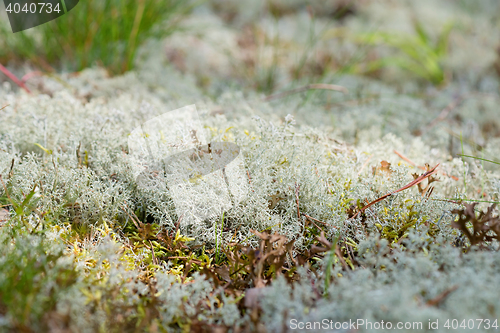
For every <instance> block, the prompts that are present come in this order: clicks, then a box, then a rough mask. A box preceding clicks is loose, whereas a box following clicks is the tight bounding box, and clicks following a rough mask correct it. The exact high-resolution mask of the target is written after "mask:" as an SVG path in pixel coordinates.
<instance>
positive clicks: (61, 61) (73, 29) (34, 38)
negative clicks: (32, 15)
mask: <svg viewBox="0 0 500 333" xmlns="http://www.w3.org/2000/svg"><path fill="white" fill-rule="evenodd" d="M194 5H195V2H194V1H189V0H188V1H182V0H139V1H136V0H111V1H91V0H84V1H80V2H79V3H78V5H77V7H75V8H74V10H72V11H70V12H69V13H68V14H66V15H63V16H62V17H59V18H58V19H56V20H53V21H51V22H48V23H46V24H43V25H41V26H38V27H35V28H32V29H29V30H26V31H22V32H19V33H16V34H12V32H11V31H10V27H9V26H7V25H6V24H3V25H0V29H1V30H0V36H1V37H0V38H1V42H0V43H1V44H2V47H1V48H0V62H1V63H6V62H9V61H15V62H23V61H29V62H30V63H32V64H33V65H35V66H38V67H40V68H42V69H44V70H49V71H50V70H52V69H53V68H54V67H55V68H57V69H65V70H69V71H80V70H82V69H84V68H86V67H89V66H94V65H99V66H102V67H105V68H107V69H108V70H109V71H110V72H111V73H113V74H120V73H124V72H126V71H127V70H130V69H132V67H133V64H134V58H135V56H136V52H137V49H138V47H139V46H141V45H142V44H143V42H144V41H145V40H146V39H147V38H149V37H160V36H161V37H165V36H167V35H169V34H170V33H171V32H172V31H174V30H175V28H176V27H177V24H178V23H179V21H180V19H181V18H182V17H183V16H184V15H186V14H187V13H189V11H190V10H191V9H192V8H193V6H194ZM2 9H3V8H2ZM2 19H3V18H2Z"/></svg>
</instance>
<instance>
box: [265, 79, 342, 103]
mask: <svg viewBox="0 0 500 333" xmlns="http://www.w3.org/2000/svg"><path fill="white" fill-rule="evenodd" d="M316 89H319V90H333V91H340V92H342V93H344V94H347V93H348V92H349V91H348V90H347V88H345V87H342V86H339V85H336V84H327V83H312V84H308V85H305V86H303V87H300V88H295V89H291V90H287V91H284V92H281V93H278V94H274V95H269V96H267V97H266V98H265V99H264V100H266V101H270V100H273V99H277V98H282V97H286V96H289V95H293V94H297V93H300V92H303V91H307V90H316Z"/></svg>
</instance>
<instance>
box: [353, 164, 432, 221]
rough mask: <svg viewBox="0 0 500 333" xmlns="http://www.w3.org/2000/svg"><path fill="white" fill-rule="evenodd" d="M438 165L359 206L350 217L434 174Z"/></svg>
mask: <svg viewBox="0 0 500 333" xmlns="http://www.w3.org/2000/svg"><path fill="white" fill-rule="evenodd" d="M438 166H439V163H438V164H436V166H435V167H434V168H432V169H430V170H429V171H427V172H426V173H424V174H423V175H421V176H420V177H418V178H417V179H415V180H414V181H412V182H410V183H408V184H406V185H405V186H403V187H401V188H399V189H397V190H395V191H392V192H390V193H387V194H386V195H383V196H381V197H380V198H378V199H376V200H373V201H372V202H370V203H369V204H367V205H366V206H364V207H363V208H361V209H360V210H359V211H358V212H357V213H356V214H354V215H353V216H352V217H351V218H350V219H353V218H355V217H356V216H358V215H359V214H360V213H362V212H364V211H365V210H366V209H367V208H369V207H370V206H373V205H374V204H376V203H378V202H380V201H382V200H384V199H385V198H388V197H390V196H391V195H393V194H396V193H398V192H401V191H404V190H406V189H409V188H410V187H412V186H415V185H417V184H419V183H421V182H422V181H423V180H424V179H426V178H427V177H430V176H432V175H433V174H435V173H436V172H437V171H436V168H437V167H438Z"/></svg>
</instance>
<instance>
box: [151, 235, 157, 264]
mask: <svg viewBox="0 0 500 333" xmlns="http://www.w3.org/2000/svg"><path fill="white" fill-rule="evenodd" d="M149 244H150V245H151V255H152V261H153V265H158V261H157V260H156V257H155V248H154V247H153V243H152V242H151V240H150V241H149Z"/></svg>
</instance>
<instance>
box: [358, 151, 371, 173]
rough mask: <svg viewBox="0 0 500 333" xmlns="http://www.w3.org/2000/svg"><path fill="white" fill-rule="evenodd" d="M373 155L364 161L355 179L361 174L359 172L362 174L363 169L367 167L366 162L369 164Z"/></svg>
mask: <svg viewBox="0 0 500 333" xmlns="http://www.w3.org/2000/svg"><path fill="white" fill-rule="evenodd" d="M372 157H373V155H370V157H368V159H367V160H366V161H365V163H363V165H362V166H361V169H359V171H358V174H357V175H356V177H359V175H360V174H361V172H363V169H364V168H365V167H366V166H367V165H368V162H370V160H371V159H372Z"/></svg>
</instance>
